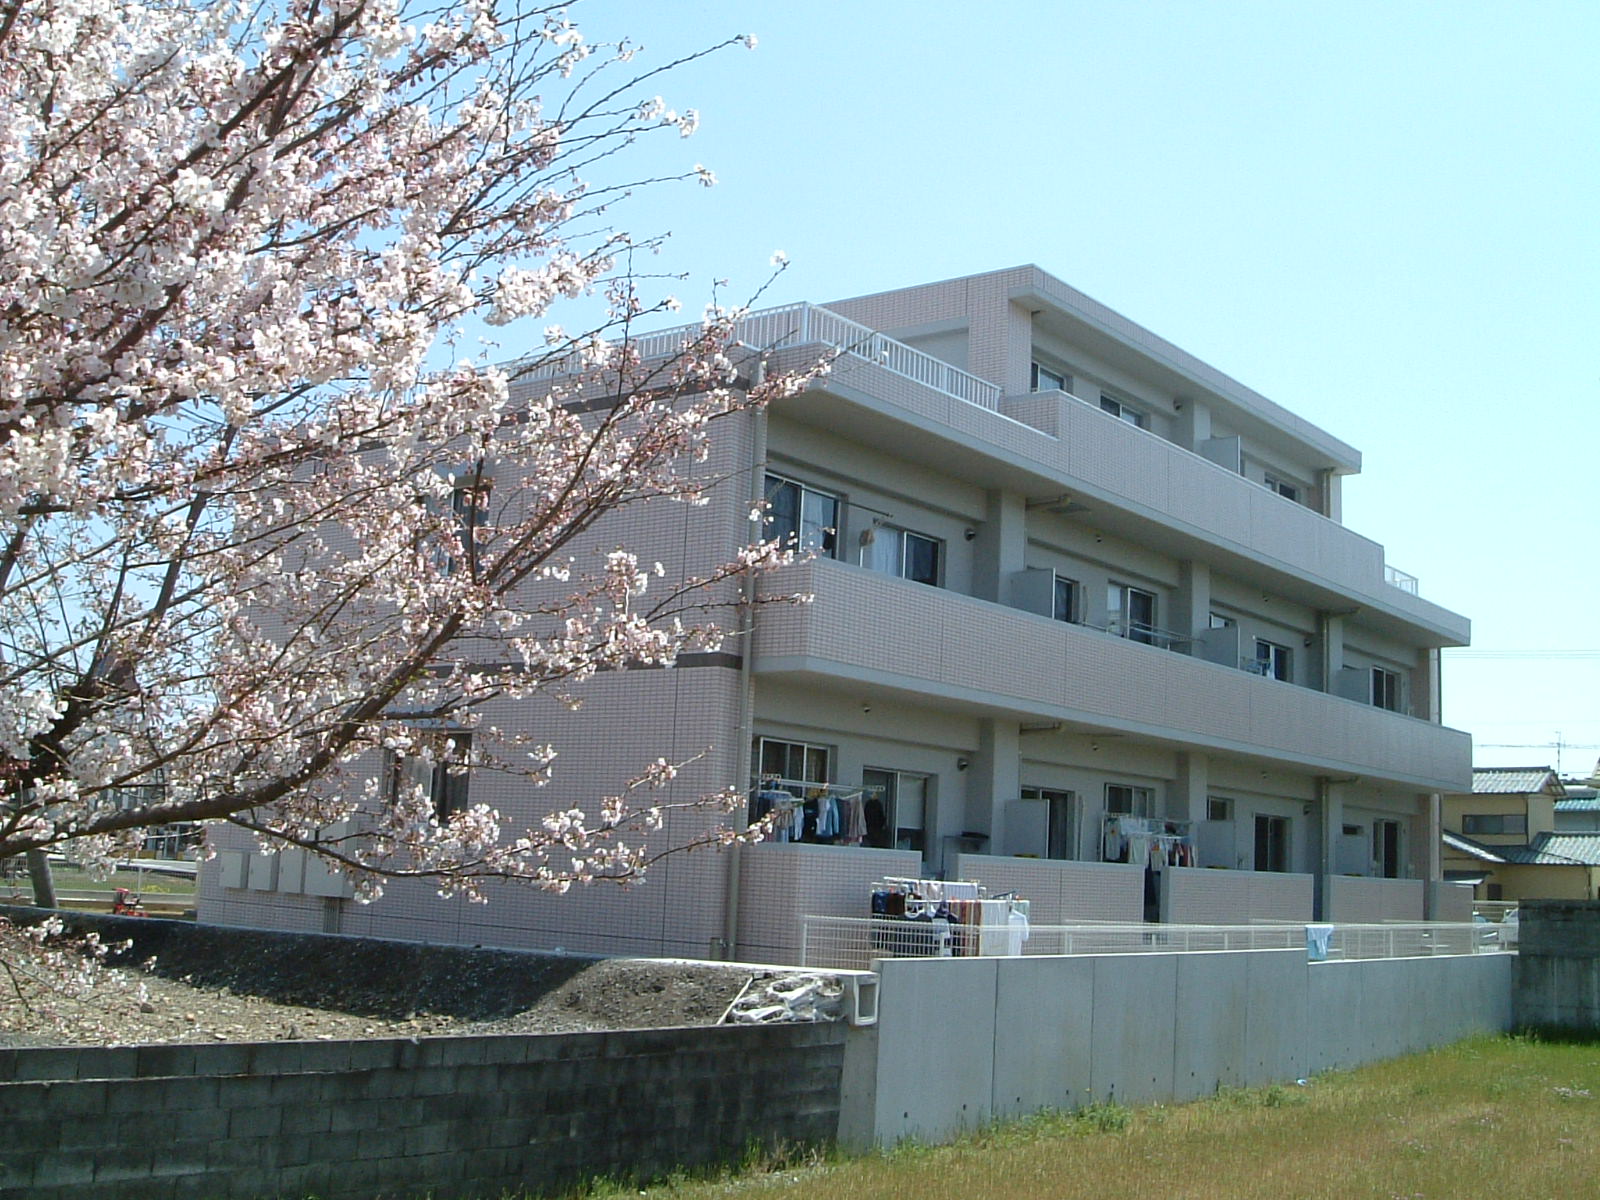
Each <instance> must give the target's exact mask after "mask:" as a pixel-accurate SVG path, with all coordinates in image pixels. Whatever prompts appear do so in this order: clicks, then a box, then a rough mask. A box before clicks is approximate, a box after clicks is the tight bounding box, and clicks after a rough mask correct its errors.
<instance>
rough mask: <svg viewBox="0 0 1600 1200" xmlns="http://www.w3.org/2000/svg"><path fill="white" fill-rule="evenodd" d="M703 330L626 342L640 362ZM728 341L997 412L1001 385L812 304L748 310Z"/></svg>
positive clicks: (543, 366)
mask: <svg viewBox="0 0 1600 1200" xmlns="http://www.w3.org/2000/svg"><path fill="white" fill-rule="evenodd" d="M702 328H703V327H702V326H700V325H679V326H676V327H675V328H672V329H662V330H659V331H657V332H654V333H644V334H637V335H635V336H633V337H632V339H631V342H632V345H633V348H634V351H635V352H636V353H637V354H638V355H639V357H640V358H641V359H643V360H646V361H648V360H650V359H653V358H666V357H668V356H670V355H673V354H678V353H681V352H682V351H683V349H684V348H685V347H686V346H687V345H688V344H689V343H690V342H691V341H693V340H694V338H696V337H698V336H699V335H700V333H701V331H702ZM733 341H734V343H735V344H738V345H745V346H751V347H754V348H756V349H760V350H782V349H788V348H792V347H796V346H809V345H817V344H820V345H822V346H824V347H826V350H827V352H829V353H831V354H833V355H836V356H838V357H841V358H846V359H853V360H856V361H858V362H864V363H871V364H873V365H874V366H878V367H882V368H883V369H884V370H887V371H892V372H893V373H894V374H896V375H901V376H904V377H905V378H906V379H910V380H914V381H915V382H917V383H920V384H923V385H924V386H926V387H930V388H933V389H935V390H936V391H940V392H944V393H945V394H946V395H949V396H954V397H956V398H957V399H959V400H965V401H966V402H967V403H968V404H976V405H977V406H978V407H979V408H987V409H989V410H991V411H998V410H999V407H1000V395H1001V389H1000V387H999V386H998V385H997V384H993V383H990V382H989V381H988V380H987V379H980V378H979V377H978V376H976V375H973V374H972V373H970V372H968V371H963V370H962V369H961V368H960V367H954V366H951V365H950V364H949V363H947V362H945V361H944V360H943V359H939V358H935V357H934V356H933V355H931V354H927V353H925V352H923V351H921V350H918V349H916V348H915V347H914V346H908V345H906V344H905V343H904V342H897V341H895V339H894V338H892V337H888V336H886V335H884V334H881V333H878V332H877V331H876V330H873V329H869V328H868V327H867V326H865V325H863V324H861V323H860V322H859V321H852V320H850V319H849V318H848V317H841V316H840V315H839V314H838V313H836V312H832V311H830V310H828V309H826V308H823V307H821V306H820V305H816V304H804V303H802V304H786V305H783V306H782V307H779V308H764V309H761V310H759V311H757V312H752V313H747V314H746V315H745V316H743V317H741V318H739V320H738V321H736V322H735V323H734V326H733ZM582 367H583V364H582V360H581V358H580V357H579V356H578V355H576V354H573V355H565V356H561V357H557V358H552V359H550V360H549V361H547V362H543V363H540V364H539V365H538V366H536V367H533V368H531V369H529V370H526V371H525V372H523V373H522V376H521V377H522V378H524V379H530V380H539V379H555V378H559V377H560V376H563V375H572V374H576V373H577V372H578V371H580V370H581V369H582Z"/></svg>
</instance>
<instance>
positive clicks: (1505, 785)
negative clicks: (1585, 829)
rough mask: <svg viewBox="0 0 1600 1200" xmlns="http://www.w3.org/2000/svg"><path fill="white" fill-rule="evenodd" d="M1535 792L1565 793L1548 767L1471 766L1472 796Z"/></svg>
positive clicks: (1519, 794) (1559, 781) (1529, 793)
mask: <svg viewBox="0 0 1600 1200" xmlns="http://www.w3.org/2000/svg"><path fill="white" fill-rule="evenodd" d="M1535 792H1549V793H1550V794H1551V795H1554V796H1564V795H1566V791H1565V789H1563V788H1562V786H1561V780H1560V779H1558V778H1557V777H1556V773H1555V772H1554V771H1552V770H1551V769H1550V768H1549V767H1473V768H1472V794H1473V795H1474V796H1526V795H1531V794H1533V793H1535Z"/></svg>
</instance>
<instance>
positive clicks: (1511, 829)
mask: <svg viewBox="0 0 1600 1200" xmlns="http://www.w3.org/2000/svg"><path fill="white" fill-rule="evenodd" d="M1461 832H1462V833H1473V834H1482V833H1488V834H1511V835H1514V836H1516V837H1526V836H1527V835H1528V814H1527V813H1468V814H1467V815H1466V816H1464V817H1462V818H1461Z"/></svg>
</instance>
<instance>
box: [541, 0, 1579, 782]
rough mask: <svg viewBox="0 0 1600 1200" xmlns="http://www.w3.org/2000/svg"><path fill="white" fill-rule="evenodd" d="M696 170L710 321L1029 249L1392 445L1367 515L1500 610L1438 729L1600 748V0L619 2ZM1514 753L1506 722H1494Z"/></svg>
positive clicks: (1467, 609) (1465, 601) (1368, 481)
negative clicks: (705, 50)
mask: <svg viewBox="0 0 1600 1200" xmlns="http://www.w3.org/2000/svg"><path fill="white" fill-rule="evenodd" d="M572 15H573V17H574V19H575V20H576V21H577V22H578V23H579V25H580V26H581V27H582V28H583V29H584V30H585V32H586V34H587V35H588V36H589V37H590V38H591V40H594V39H602V38H614V37H617V36H621V35H624V34H625V35H627V36H629V37H630V38H632V39H634V40H636V41H638V42H640V43H642V45H643V46H644V48H645V49H644V54H643V61H644V62H646V63H648V64H654V63H658V62H661V61H665V60H666V59H668V58H671V57H675V56H676V55H678V54H680V53H684V52H687V51H690V50H692V49H694V48H696V47H698V46H700V45H703V44H706V43H709V42H712V41H716V40H719V39H720V38H721V37H723V36H726V35H729V34H734V33H743V32H752V33H755V34H756V35H757V36H758V37H759V39H760V44H759V47H758V48H757V49H756V50H755V51H754V52H746V51H744V50H734V51H729V52H726V53H724V54H721V55H718V56H714V57H713V58H711V59H709V60H707V61H705V62H701V63H697V64H694V65H692V66H691V67H689V68H688V69H686V70H684V71H682V72H681V73H679V74H677V75H675V76H672V77H669V78H667V79H666V80H664V81H663V82H662V84H661V85H660V89H661V91H662V92H663V95H664V96H665V98H666V99H667V101H668V102H669V103H670V104H671V105H673V106H674V107H678V108H686V107H692V108H697V109H699V110H700V112H701V114H702V124H701V130H700V133H699V134H698V135H697V136H696V137H695V138H693V139H691V140H689V141H684V142H680V141H676V140H669V139H662V140H660V141H658V142H656V143H654V144H653V145H651V146H649V147H647V148H645V149H644V150H643V151H642V152H641V157H642V158H644V159H645V160H646V162H645V165H653V166H658V167H660V168H663V169H667V168H676V169H683V168H686V167H690V166H692V165H693V164H694V163H696V162H703V163H705V164H706V165H707V166H709V167H710V168H711V169H712V170H714V171H715V172H716V174H717V176H718V178H719V180H720V182H719V184H718V186H717V187H715V188H713V189H710V190H705V189H702V188H699V187H693V186H689V185H683V186H679V187H674V188H671V189H665V190H663V189H656V190H653V191H652V192H650V193H648V195H647V196H645V197H642V198H641V199H640V200H639V201H637V202H636V203H634V205H633V206H632V208H631V209H630V210H628V211H626V213H625V215H624V218H623V219H624V221H625V223H626V226H627V227H628V228H631V229H634V230H636V231H638V232H640V233H647V232H662V231H671V234H672V237H671V239H670V242H669V245H668V249H667V251H666V252H665V254H664V256H663V259H662V263H663V265H664V266H668V267H671V268H673V269H677V270H683V271H687V272H689V273H690V275H691V279H690V280H689V281H688V282H686V283H684V284H681V285H678V286H677V287H676V289H675V290H676V291H678V293H679V294H680V295H681V296H682V297H683V299H684V300H685V304H686V307H687V308H688V310H689V311H693V310H694V309H695V308H697V307H698V305H699V303H700V302H701V301H703V300H704V299H705V298H706V297H707V296H708V295H709V291H710V286H711V284H710V281H711V280H712V279H713V278H715V277H722V278H727V279H729V280H731V281H732V286H731V288H730V289H729V294H730V295H734V296H738V295H742V294H744V291H746V290H748V289H749V288H750V287H753V286H755V285H756V284H757V283H759V282H760V280H761V279H762V278H764V276H765V274H766V271H767V261H768V258H769V256H770V255H771V253H772V251H773V250H775V249H780V248H781V249H782V250H784V251H785V252H786V253H787V254H788V255H789V258H790V260H791V263H792V267H791V269H790V270H789V271H788V273H787V274H786V275H785V276H784V278H783V279H782V280H781V281H780V283H779V285H778V287H777V290H776V291H775V292H774V293H773V294H772V295H771V297H770V299H771V301H772V302H774V303H776V302H786V301H789V300H799V299H807V300H813V301H819V302H821V301H826V300H828V299H830V298H837V297H840V296H848V295H854V294H858V293H863V292H870V291H879V290H883V289H886V288H891V287H898V286H902V285H906V284H912V283H919V282H924V281H928V280H933V279H942V278H948V277H951V276H956V275H965V274H970V273H973V272H977V271H984V270H990V269H994V268H998V267H1004V266H1013V265H1016V264H1018V263H1024V262H1032V263H1037V264H1038V265H1039V266H1041V267H1043V268H1044V269H1045V270H1047V271H1049V272H1051V273H1052V274H1054V275H1057V276H1059V277H1060V278H1062V279H1064V280H1066V281H1067V282H1069V283H1071V284H1073V285H1074V286H1076V287H1078V288H1081V289H1082V290H1084V291H1086V292H1088V293H1089V294H1090V295H1091V296H1094V297H1095V298H1096V299H1099V300H1101V301H1103V302H1105V303H1107V304H1109V305H1111V306H1112V307H1113V308H1115V309H1117V310H1119V311H1121V312H1122V313H1124V314H1125V315H1127V316H1128V317H1131V318H1132V319H1134V320H1136V321H1138V322H1140V323H1141V324H1143V325H1145V326H1147V327H1148V328H1150V329H1152V330H1154V331H1155V332H1157V333H1159V334H1161V335H1162V336H1164V337H1166V338H1169V339H1171V340H1172V341H1174V342H1176V343H1177V344H1178V345H1180V346H1183V347H1184V348H1185V349H1187V350H1190V351H1191V352H1193V353H1195V354H1197V355H1199V356H1200V357H1201V358H1203V359H1205V360H1206V361H1208V362H1210V363H1212V364H1213V365H1215V366H1217V367H1219V368H1220V369H1222V370H1224V371H1226V372H1228V373H1229V374H1231V375H1233V376H1234V377H1235V378H1237V379H1239V380H1241V381H1242V382H1244V383H1246V384H1248V385H1250V386H1251V387H1254V388H1256V389H1258V390H1259V391H1262V392H1264V393H1265V394H1267V395H1268V396H1271V397H1272V398H1273V399H1275V400H1277V401H1278V402H1280V403H1282V404H1284V405H1286V406H1288V407H1289V408H1291V409H1293V410H1294V411H1296V412H1298V413H1301V414H1302V415H1304V416H1306V417H1307V418H1309V419H1310V420H1312V421H1315V422H1316V423H1317V424H1319V425H1321V426H1323V427H1324V428H1326V429H1327V430H1329V431H1330V432H1332V433H1333V434H1335V435H1336V436H1338V437H1340V438H1342V439H1344V440H1345V441H1347V442H1349V443H1351V444H1353V445H1355V446H1356V447H1357V448H1358V449H1360V450H1361V451H1362V453H1363V455H1364V459H1365V465H1364V469H1363V473H1362V474H1361V475H1359V476H1356V477H1354V478H1352V479H1347V480H1346V482H1345V521H1346V523H1347V524H1349V525H1350V526H1351V527H1353V528H1354V529H1356V530H1358V531H1359V532H1361V533H1363V534H1366V535H1367V536H1369V537H1372V538H1375V539H1376V540H1378V541H1380V542H1382V543H1383V544H1384V545H1385V547H1386V548H1387V557H1388V560H1389V561H1390V562H1391V563H1393V564H1394V565H1396V566H1398V567H1400V568H1401V569H1403V570H1406V571H1409V572H1410V573H1412V574H1414V575H1416V576H1418V577H1419V578H1420V579H1421V591H1422V594H1423V595H1424V596H1426V597H1427V598H1428V599H1430V600H1434V601H1437V602H1438V603H1441V604H1444V605H1446V606H1447V607H1450V608H1453V609H1456V610H1458V611H1460V612H1463V613H1465V614H1466V615H1468V616H1469V617H1471V618H1472V620H1473V623H1474V646H1473V649H1472V650H1471V651H1468V652H1450V653H1448V654H1447V656H1446V666H1445V719H1446V722H1447V723H1448V724H1451V725H1454V726H1456V727H1458V728H1462V729H1466V730H1468V731H1470V732H1471V733H1472V734H1473V737H1474V740H1475V742H1476V743H1477V749H1476V754H1475V757H1476V761H1477V763H1478V764H1479V765H1495V764H1511V763H1521V762H1526V763H1530V764H1531V763H1545V762H1549V763H1551V764H1552V765H1553V764H1554V763H1555V760H1556V750H1555V747H1554V745H1553V744H1552V743H1554V742H1555V740H1556V739H1557V737H1558V736H1559V737H1560V739H1561V740H1562V741H1563V743H1564V744H1565V747H1566V748H1565V749H1564V750H1563V753H1562V756H1561V766H1563V767H1564V768H1565V769H1566V770H1567V771H1569V772H1572V771H1582V772H1585V773H1586V772H1587V770H1588V769H1589V767H1590V766H1591V765H1592V764H1593V763H1594V762H1595V760H1596V758H1597V757H1600V749H1596V748H1594V747H1596V746H1600V604H1597V603H1596V602H1595V601H1594V600H1593V599H1591V598H1590V597H1591V593H1590V591H1589V588H1590V586H1591V585H1590V576H1591V573H1592V568H1593V566H1594V564H1595V561H1596V557H1597V551H1600V547H1597V545H1596V532H1597V527H1600V520H1597V518H1596V515H1595V512H1596V507H1597V505H1596V503H1595V501H1594V500H1591V499H1590V498H1589V497H1590V495H1591V493H1592V492H1593V491H1594V490H1595V489H1594V486H1593V484H1591V482H1590V475H1591V461H1590V450H1591V448H1592V447H1594V446H1595V445H1597V444H1600V405H1597V403H1596V402H1597V399H1600V395H1597V393H1600V387H1597V383H1600V367H1597V364H1596V353H1597V347H1600V336H1597V333H1596V331H1597V329H1600V233H1597V226H1596V214H1597V213H1600V71H1597V70H1596V68H1595V62H1596V60H1597V58H1600V4H1595V3H1593V2H1591V0H1585V2H1574V3H1556V2H1545V0H1518V2H1517V3H1515V4H1511V3H1496V4H1486V3H1473V2H1470V0H1465V2H1464V0H1451V2H1450V3H1416V2H1412V0H1388V2H1384V3H1378V2H1375V0H1374V2H1371V3H1337V4H1336V3H1317V4H1312V3H1285V2H1273V3H1255V2H1247V0H1211V2H1208V3H1174V2H1161V0H1158V2H1153V3H1152V2H1138V3H1136V2H1133V0H1126V2H1123V0H1096V2H1094V3H1083V2H1077V0H1066V2H1055V3H1029V2H1014V3H1007V2H1004V0H997V2H995V3H990V4H973V3H964V4H955V3H945V2H942V0H808V2H806V3H796V2H788V3H781V4H780V3H760V2H748V0H747V2H746V3H732V2H728V0H707V2H703V3H696V2H691V0H611V2H599V0H597V2H596V3H592V4H577V5H575V6H574V7H573V10H572ZM1501 743H1510V744H1511V746H1510V747H1509V748H1501V747H1500V746H1499V745H1498V744H1501Z"/></svg>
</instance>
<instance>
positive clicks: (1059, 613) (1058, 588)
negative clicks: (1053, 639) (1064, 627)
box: [1050, 571, 1083, 625]
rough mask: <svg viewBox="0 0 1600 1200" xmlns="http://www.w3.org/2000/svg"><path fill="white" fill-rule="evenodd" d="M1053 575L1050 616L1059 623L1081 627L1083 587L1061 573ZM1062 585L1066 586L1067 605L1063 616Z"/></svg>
mask: <svg viewBox="0 0 1600 1200" xmlns="http://www.w3.org/2000/svg"><path fill="white" fill-rule="evenodd" d="M1051 574H1052V575H1053V576H1054V577H1055V581H1054V583H1053V584H1052V586H1051V590H1050V616H1051V617H1052V618H1053V619H1054V620H1057V621H1064V622H1066V623H1067V624H1068V625H1079V624H1082V622H1083V585H1082V584H1081V583H1079V582H1078V581H1077V580H1076V579H1072V578H1070V577H1068V576H1066V575H1063V574H1061V572H1059V571H1053V572H1051ZM1062 585H1065V586H1066V605H1065V613H1064V614H1063V606H1062V602H1061V600H1062Z"/></svg>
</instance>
